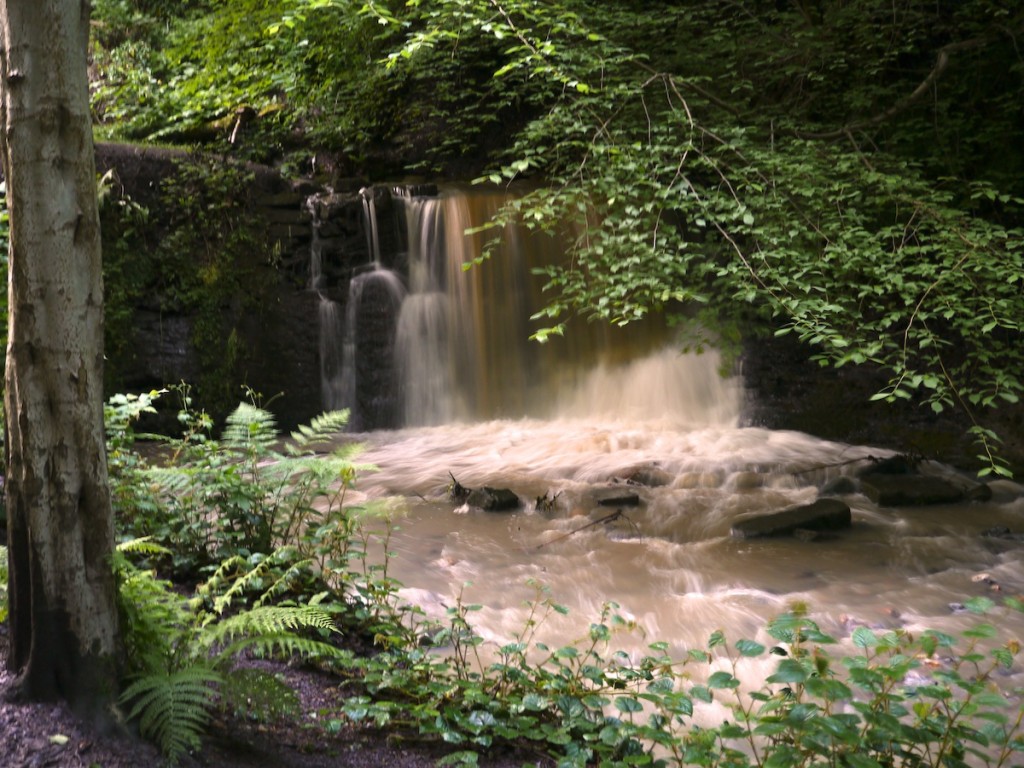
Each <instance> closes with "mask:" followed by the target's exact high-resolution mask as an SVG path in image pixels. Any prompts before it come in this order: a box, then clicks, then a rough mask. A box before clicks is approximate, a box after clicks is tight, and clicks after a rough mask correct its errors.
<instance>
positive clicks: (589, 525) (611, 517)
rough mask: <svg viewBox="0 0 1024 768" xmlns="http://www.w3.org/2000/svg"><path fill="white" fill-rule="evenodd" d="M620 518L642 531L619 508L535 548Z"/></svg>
mask: <svg viewBox="0 0 1024 768" xmlns="http://www.w3.org/2000/svg"><path fill="white" fill-rule="evenodd" d="M619 518H622V519H623V520H625V521H626V522H627V523H629V524H630V525H631V526H633V530H635V531H636V532H637V533H638V534H639V533H640V529H639V528H638V527H637V525H636V523H634V522H633V521H632V520H630V519H629V518H628V517H626V513H625V512H623V511H622V510H621V509H617V510H615V511H614V512H612V513H611V514H610V515H605V516H604V517H600V518H598V519H597V520H591V521H590V522H589V523H587V524H586V525H581V526H580V527H579V528H576V529H575V530H572V531H568V532H567V533H563V534H562V535H561V536H556V537H555V538H553V539H551V541H543V542H541V543H540V544H538V545H537V546H536V547H534V549H540V548H541V547H545V546H547V545H548V544H554V543H555V542H557V541H561V540H562V539H567V538H569V537H570V536H572V535H573V534H574V533H579V532H580V531H585V530H587V528H593V527H594V526H595V525H600V524H601V523H611V522H614V521H616V520H618V519H619Z"/></svg>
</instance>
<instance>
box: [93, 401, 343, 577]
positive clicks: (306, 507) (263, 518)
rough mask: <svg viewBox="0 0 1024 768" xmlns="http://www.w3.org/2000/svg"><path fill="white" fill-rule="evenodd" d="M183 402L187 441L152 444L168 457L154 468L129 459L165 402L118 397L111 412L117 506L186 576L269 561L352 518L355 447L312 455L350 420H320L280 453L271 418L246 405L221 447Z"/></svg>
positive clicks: (339, 415) (208, 424) (130, 527)
mask: <svg viewBox="0 0 1024 768" xmlns="http://www.w3.org/2000/svg"><path fill="white" fill-rule="evenodd" d="M180 393H181V395H182V402H183V408H182V410H181V411H180V413H179V421H180V423H181V424H182V425H183V427H184V430H185V431H184V434H183V436H182V437H180V438H176V439H170V438H166V437H160V436H155V435H150V436H149V437H151V438H156V439H157V440H158V445H159V446H160V447H159V452H160V453H161V454H162V458H161V459H160V460H159V461H156V462H149V461H146V460H145V459H143V458H142V457H141V456H139V455H138V454H137V453H136V452H134V451H132V450H131V445H132V444H133V442H134V434H133V433H132V431H131V427H130V425H131V423H132V422H133V421H134V420H135V419H137V418H138V416H140V415H141V414H142V413H145V412H149V411H151V410H152V402H153V401H154V400H155V398H156V397H158V396H159V395H160V394H161V393H159V392H151V393H149V394H148V395H143V396H125V395H117V396H114V397H113V398H111V400H110V403H109V404H108V407H107V424H108V427H107V428H108V446H109V449H110V451H111V462H110V466H111V484H112V488H113V497H114V500H115V505H116V507H117V511H118V516H119V517H120V519H121V521H122V525H123V526H125V528H126V532H127V533H128V534H129V535H132V536H136V537H137V536H152V537H154V538H155V539H156V540H157V541H159V542H161V543H162V544H164V545H166V546H167V547H168V548H169V549H171V550H172V552H173V554H174V558H175V560H176V562H175V571H176V572H178V573H188V572H195V571H196V570H198V569H200V568H204V567H209V566H211V565H212V564H214V563H217V562H221V561H223V560H226V559H228V558H230V557H232V556H234V555H243V556H246V557H249V556H253V555H256V554H261V555H267V554H269V553H270V552H272V551H273V550H274V549H275V548H276V547H278V546H279V545H281V544H282V543H284V542H294V541H295V540H296V539H297V538H299V536H300V533H304V532H305V531H306V530H307V529H309V528H311V527H314V526H318V525H323V524H328V522H329V521H331V520H334V521H335V522H334V523H333V524H334V525H338V524H344V518H345V515H346V514H348V513H346V512H344V511H343V510H342V509H341V504H342V503H343V500H344V494H345V491H346V489H348V488H349V487H351V485H352V483H353V482H354V478H355V473H356V471H357V469H358V467H357V465H355V464H353V463H352V462H351V461H350V457H351V456H352V455H353V454H354V453H355V451H356V450H357V449H358V447H357V446H346V447H342V448H338V449H335V450H334V451H333V452H332V453H330V454H327V455H321V454H317V453H316V452H315V451H316V449H320V448H322V447H323V446H324V445H326V444H327V442H328V441H329V440H331V439H332V438H334V437H335V436H336V435H337V434H338V433H339V432H340V431H341V430H343V429H344V427H345V425H346V423H347V413H346V412H343V411H341V412H332V413H326V414H323V415H321V416H319V417H317V418H316V419H314V420H313V421H312V422H311V423H310V424H309V425H306V426H303V427H300V428H299V429H298V430H296V431H295V432H294V433H293V434H292V436H291V440H290V441H287V442H285V444H284V448H282V449H278V447H277V446H278V441H279V435H278V433H277V429H276V425H275V422H274V418H273V416H272V415H271V414H270V412H269V411H266V410H264V409H262V408H259V407H257V406H256V405H254V404H252V403H242V404H240V405H239V406H238V407H237V408H236V409H235V411H234V412H233V413H231V414H230V415H229V416H228V419H227V424H226V427H225V429H224V432H223V435H222V436H221V439H220V440H214V439H213V438H212V437H211V436H210V431H211V429H212V420H211V419H210V418H209V416H207V415H206V413H205V412H203V411H195V410H193V409H192V408H191V398H190V395H189V392H188V390H187V388H182V389H181V390H180ZM253 397H254V399H255V396H253ZM321 535H322V537H326V536H327V531H326V530H324V531H323V532H322V534H321ZM349 539H350V537H348V536H345V537H342V539H341V540H340V541H341V542H348V541H349ZM311 546H312V545H311ZM322 556H323V557H326V555H322ZM321 565H326V561H324V562H322V563H321Z"/></svg>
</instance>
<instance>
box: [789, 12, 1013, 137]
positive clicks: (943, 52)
mask: <svg viewBox="0 0 1024 768" xmlns="http://www.w3.org/2000/svg"><path fill="white" fill-rule="evenodd" d="M1002 32H1003V33H1004V34H1005V35H1008V36H1009V37H1010V38H1011V39H1012V38H1015V37H1016V36H1017V35H1020V34H1024V22H1019V23H1018V24H1017V26H1015V27H1013V28H1009V29H1003V30H1002ZM996 39H998V38H997V37H996V36H995V35H986V36H984V37H972V38H970V39H969V40H960V41H958V42H955V43H949V44H947V45H944V46H942V47H941V48H940V49H939V52H938V54H937V56H936V58H935V66H933V67H932V69H931V71H930V72H929V73H928V75H927V76H926V77H925V78H924V80H922V81H921V82H920V83H919V84H918V86H917V88H915V89H914V90H913V92H911V93H910V94H909V95H907V96H906V97H905V98H903V99H900V100H899V101H897V102H896V103H895V104H893V105H892V106H890V107H889V108H888V109H887V110H885V111H884V112H879V113H878V114H876V115H872V116H871V117H869V118H867V119H866V120H855V121H854V122H852V123H847V124H846V125H844V126H842V127H841V128H836V129H835V130H834V131H824V132H813V131H794V133H795V134H796V136H798V137H799V138H801V139H824V140H827V139H839V138H843V137H846V136H849V135H850V134H851V133H852V132H853V131H862V130H864V129H865V128H873V127H875V126H877V125H881V124H882V123H884V122H886V121H887V120H890V119H891V118H893V117H895V116H896V115H898V114H900V113H901V112H903V111H904V110H906V109H907V108H909V107H910V106H911V105H912V104H914V102H916V101H918V100H919V99H920V98H921V97H922V96H924V95H925V94H927V93H928V92H929V91H930V90H931V89H932V86H933V85H935V83H936V82H937V81H938V79H939V78H940V77H941V76H942V73H943V72H945V71H946V69H947V68H948V67H949V61H950V55H951V54H954V53H960V52H962V51H969V50H973V49H975V48H982V47H984V46H986V45H988V44H989V43H992V42H993V41H995V40H996Z"/></svg>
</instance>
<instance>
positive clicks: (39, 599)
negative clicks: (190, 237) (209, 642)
mask: <svg viewBox="0 0 1024 768" xmlns="http://www.w3.org/2000/svg"><path fill="white" fill-rule="evenodd" d="M0 25H2V34H3V40H2V44H3V51H2V56H0V78H2V79H0V87H2V92H3V102H2V130H3V136H2V144H3V156H4V173H5V176H6V181H7V201H8V206H9V209H10V217H11V218H10V220H11V248H10V266H9V273H8V275H9V282H8V307H9V317H10V320H9V328H8V333H9V339H8V346H7V367H6V389H5V393H4V407H5V413H6V429H7V442H6V450H7V477H6V496H7V514H8V545H9V553H8V554H9V560H10V585H9V588H10V612H11V615H10V621H11V641H12V642H11V650H10V655H9V658H8V666H9V667H10V668H11V669H12V670H14V671H16V672H17V673H18V675H19V677H18V683H19V685H18V688H17V690H18V691H19V692H20V693H21V694H23V695H24V696H26V697H28V698H34V699H39V698H56V697H60V698H64V699H67V700H68V701H70V702H71V703H72V705H74V706H75V707H76V708H77V709H78V710H79V711H80V712H83V713H87V714H89V715H91V716H96V717H103V712H104V711H105V710H106V705H107V704H109V703H110V701H111V700H112V698H113V697H114V696H116V693H117V672H118V663H119V659H120V643H119V633H118V620H117V606H116V592H115V584H114V579H113V576H112V572H111V567H110V554H111V550H112V547H113V541H114V536H113V522H112V514H111V507H110V495H109V490H108V487H107V469H106V454H105V450H104V443H103V411H102V405H103V404H102V370H103V369H102V351H103V328H102V325H103V316H102V313H103V286H102V276H101V259H100V233H99V216H98V211H97V202H96V173H95V161H94V157H93V143H92V126H91V119H90V114H89V101H88V81H87V68H86V55H87V45H88V34H89V4H88V2H81V1H80V0H2V1H0Z"/></svg>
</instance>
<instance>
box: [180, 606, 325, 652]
mask: <svg viewBox="0 0 1024 768" xmlns="http://www.w3.org/2000/svg"><path fill="white" fill-rule="evenodd" d="M298 629H323V630H327V631H337V628H336V627H335V626H334V620H333V619H332V618H331V615H330V614H329V613H328V612H327V611H325V610H324V609H323V608H319V607H317V606H312V605H295V606H283V605H261V606H259V607H256V608H253V609H251V610H248V611H243V612H242V613H237V614H235V615H234V616H229V617H227V618H226V619H221V620H220V621H218V622H216V623H215V624H209V625H207V626H205V627H203V630H202V632H201V633H200V637H198V638H197V642H199V643H200V644H201V645H203V646H204V647H207V648H213V647H217V646H221V645H223V644H226V643H230V642H231V641H234V640H236V639H238V638H258V637H261V636H264V635H278V634H283V633H287V632H294V631H296V630H298Z"/></svg>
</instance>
